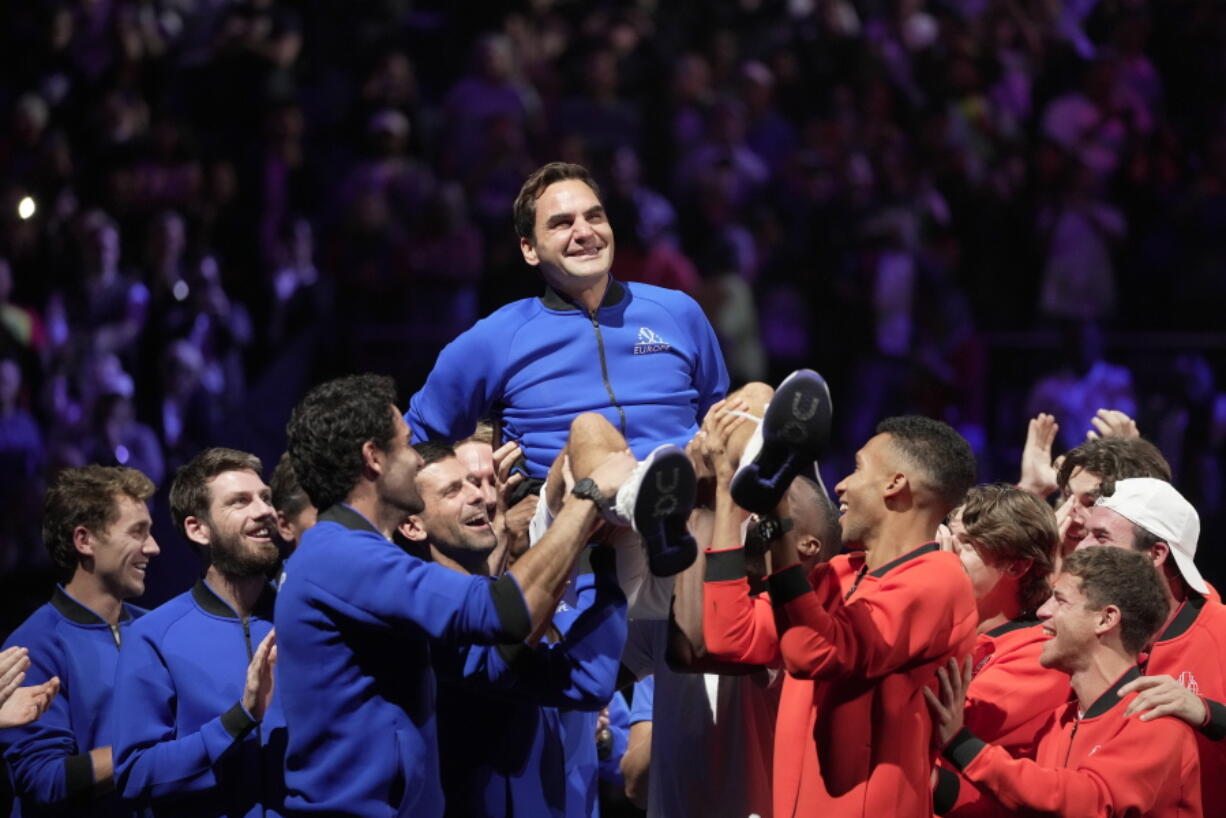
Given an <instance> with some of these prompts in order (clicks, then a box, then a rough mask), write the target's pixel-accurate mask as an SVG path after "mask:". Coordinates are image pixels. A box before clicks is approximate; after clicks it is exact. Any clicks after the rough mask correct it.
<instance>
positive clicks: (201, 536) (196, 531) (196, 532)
mask: <svg viewBox="0 0 1226 818" xmlns="http://www.w3.org/2000/svg"><path fill="white" fill-rule="evenodd" d="M183 533H184V534H185V535H186V536H187V538H188V539H189V540H191V541H192V542H194V543H195V544H196V545H198V546H200V547H201V548H205V547H207V546H208V544H209V537H210V536H211V534H212V532H211V531H210V530H209V524H208V523H207V522H205V521H204V520H202V519H200V518H199V517H188V518H187V519H185V520H184V521H183Z"/></svg>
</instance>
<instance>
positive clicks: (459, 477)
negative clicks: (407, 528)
mask: <svg viewBox="0 0 1226 818" xmlns="http://www.w3.org/2000/svg"><path fill="white" fill-rule="evenodd" d="M471 478H472V474H471V473H470V472H469V470H468V469H467V468H465V466H464V464H462V463H461V462H460V460H459V459H458V458H455V457H446V458H443V459H442V460H438V461H435V462H434V463H431V464H430V465H428V466H426V467H424V468H423V469H422V470H421V471H420V472H418V474H417V483H418V488H419V489H420V491H421V496H422V499H423V500H424V502H425V508H424V509H422V511H421V513H420V514H417V515H416V517H417V520H416V521H414V522H412V523H410V525H412V526H414V527H416V528H417V530H418V531H424V533H425V535H426V537H427V538H428V540H429V542H430V544H431V545H433V546H434V547H435V548H437V549H438V550H439V551H441V552H443V554H445V555H447V556H448V557H451V558H452V559H454V560H455V561H456V562H458V563H460V564H461V565H463V566H464V567H465V568H469V569H470V570H471V569H472V567H473V566H475V565H476V564H478V563H480V562H481V561H483V560H484V559H485V558H486V556H487V555H488V554H489V553H490V551H492V550H494V546H495V545H497V544H498V542H497V538H496V537H495V535H494V527H493V526H492V525H490V518H489V516H488V515H486V513H485V500H484V498H483V497H482V496H481V489H480V488H478V486H477V484H476V482H475V481H474V480H472V479H471Z"/></svg>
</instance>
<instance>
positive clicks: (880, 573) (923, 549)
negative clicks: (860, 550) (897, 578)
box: [869, 542, 941, 579]
mask: <svg viewBox="0 0 1226 818" xmlns="http://www.w3.org/2000/svg"><path fill="white" fill-rule="evenodd" d="M939 550H941V546H939V545H937V544H936V543H934V542H930V543H928V544H927V545H921V546H920V547H919V548H916V549H914V550H913V551H908V552H907V553H905V554H903V555H902V556H901V557H899V558H898V559H896V560H891V561H890V562H887V563H886V564H885V565H883V566H881V567H880V568H878V569H877V570H876V571H873V572H872V573H871V574H869V576H873V577H876V578H877V579H881V578H882V577H884V576H885V575H886V574H888V573H890V572H891V571H893V570H894V569H895V568H897V567H898V566H900V565H902V564H903V563H905V562H910V561H911V560H913V559H915V558H916V557H922V556H923V555H924V554H931V553H932V552H933V551H939Z"/></svg>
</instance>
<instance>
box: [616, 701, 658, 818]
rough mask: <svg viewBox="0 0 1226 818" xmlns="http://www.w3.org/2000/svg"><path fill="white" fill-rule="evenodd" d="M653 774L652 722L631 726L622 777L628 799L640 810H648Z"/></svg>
mask: <svg viewBox="0 0 1226 818" xmlns="http://www.w3.org/2000/svg"><path fill="white" fill-rule="evenodd" d="M650 772H651V722H649V721H640V722H636V723H634V724H632V725H630V740H629V742H628V743H627V745H626V754H625V755H624V756H622V776H623V777H624V778H625V779H626V797H627V798H629V799H630V803H632V804H634V805H635V806H636V807H638V808H639V809H646V808H647V781H648V779H649V777H650V775H649V773H650Z"/></svg>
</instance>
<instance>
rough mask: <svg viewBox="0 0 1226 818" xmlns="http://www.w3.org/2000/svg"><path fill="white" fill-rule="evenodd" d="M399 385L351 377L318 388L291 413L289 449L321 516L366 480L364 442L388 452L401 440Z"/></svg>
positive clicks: (373, 377) (377, 377)
mask: <svg viewBox="0 0 1226 818" xmlns="http://www.w3.org/2000/svg"><path fill="white" fill-rule="evenodd" d="M395 406H396V385H395V384H394V383H393V382H392V379H391V378H389V377H387V376H386V375H371V374H366V375H347V376H345V377H343V378H336V379H334V380H331V381H328V382H327V383H322V384H320V385H319V386H316V387H315V388H314V389H312V390H311V391H310V392H308V393H307V395H306V397H305V398H303V399H302V400H301V401H300V402H299V403H298V405H297V406H295V407H294V411H293V412H292V413H291V414H290V418H289V424H288V425H287V426H286V429H285V434H286V446H287V449H288V450H289V458H290V462H291V463H292V464H293V465H294V473H295V474H297V475H298V482H299V483H301V484H302V488H303V489H304V490H305V491H306V493H307V496H308V497H310V498H311V502H312V503H313V504H314V505H315V508H317V509H319V511H320V512H323V511H325V510H326V509H328V508H331V507H332V506H334V505H336V504H337V503H343V502H344V501H345V499H346V498H347V497H348V496H349V493H350V492H351V491H353V489H354V487H355V486H356V485H357V484H358V480H359V479H361V476H362V470H363V469H364V468H365V463H364V462H363V460H362V444H364V443H365V442H366V441H368V440H370V441H373V442H374V444H375V445H376V446H378V447H379V449H380V450H382V451H387V450H388V449H389V448H390V447H391V444H392V439H393V438H394V437H395V436H396V423H395V420H394V418H393V407H395Z"/></svg>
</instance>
